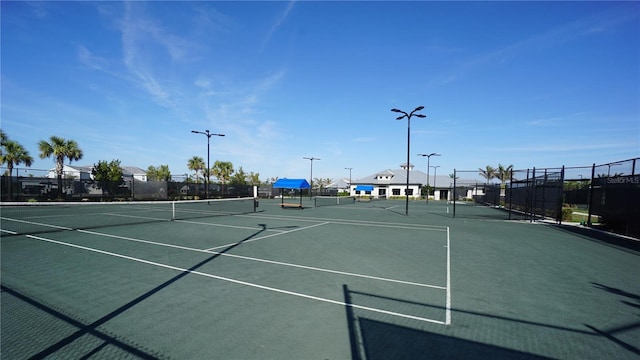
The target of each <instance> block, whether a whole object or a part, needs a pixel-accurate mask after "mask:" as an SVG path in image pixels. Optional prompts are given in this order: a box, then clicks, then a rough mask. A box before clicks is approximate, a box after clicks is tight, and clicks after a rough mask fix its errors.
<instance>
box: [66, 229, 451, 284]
mask: <svg viewBox="0 0 640 360" xmlns="http://www.w3.org/2000/svg"><path fill="white" fill-rule="evenodd" d="M77 231H78V232H81V233H85V234H90V235H97V236H103V237H110V238H115V239H120V240H126V241H133V242H139V243H144V244H150V245H157V246H164V247H169V248H173V249H179V250H188V251H195V252H201V253H206V254H215V255H221V256H227V257H231V258H236V259H243V260H249V261H255V262H262V263H267V264H273V265H280V266H288V267H293V268H299V269H305V270H312V271H319V272H326V273H330V274H338V275H346V276H353V277H359V278H365V279H372V280H378V281H386V282H392V283H398V284H405V285H413V286H420V287H426V288H432V289H440V290H446V287H444V286H438V285H430V284H422V283H417V282H413V281H405V280H397V279H391V278H384V277H378V276H373V275H365V274H358V273H351V272H346V271H340V270H331V269H323V268H318V267H313V266H307V265H300V264H294V263H286V262H281V261H275V260H267V259H260V258H254V257H249V256H242V255H235V254H228V253H221V252H217V251H211V250H201V249H196V248H190V247H187V246H181V245H173V244H165V243H160V242H156V241H151V240H142V239H136V238H131V237H126V236H120V235H111V234H104V233H99V232H95V231H89V230H77ZM274 235H280V234H274Z"/></svg>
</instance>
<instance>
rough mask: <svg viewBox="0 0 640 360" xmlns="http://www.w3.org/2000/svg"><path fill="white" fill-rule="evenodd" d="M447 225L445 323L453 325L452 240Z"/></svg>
mask: <svg viewBox="0 0 640 360" xmlns="http://www.w3.org/2000/svg"><path fill="white" fill-rule="evenodd" d="M449 239H450V238H449V227H448V226H447V300H446V303H445V321H444V323H445V325H451V242H450V241H449Z"/></svg>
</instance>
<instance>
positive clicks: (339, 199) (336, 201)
mask: <svg viewBox="0 0 640 360" xmlns="http://www.w3.org/2000/svg"><path fill="white" fill-rule="evenodd" d="M355 202H356V198H354V197H353V196H316V197H314V205H315V206H316V207H318V206H333V205H346V204H353V203H355Z"/></svg>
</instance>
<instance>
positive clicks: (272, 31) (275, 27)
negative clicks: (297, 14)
mask: <svg viewBox="0 0 640 360" xmlns="http://www.w3.org/2000/svg"><path fill="white" fill-rule="evenodd" d="M295 4H296V1H295V0H292V1H289V2H288V3H287V7H285V8H284V10H283V11H282V12H281V13H280V16H279V17H278V18H277V19H276V21H275V22H274V23H273V25H271V28H270V29H269V31H267V33H266V35H265V37H264V40H263V41H262V48H263V49H264V47H265V46H267V44H268V43H269V41H271V38H272V37H273V34H275V32H276V31H277V30H278V28H279V27H280V26H281V25H282V23H284V21H285V20H286V19H287V17H288V16H289V13H291V10H293V7H294V5H295Z"/></svg>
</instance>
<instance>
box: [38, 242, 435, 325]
mask: <svg viewBox="0 0 640 360" xmlns="http://www.w3.org/2000/svg"><path fill="white" fill-rule="evenodd" d="M26 236H27V237H28V238H31V239H36V240H41V241H45V242H50V243H53V244H58V245H64V246H69V247H73V248H77V249H82V250H87V251H92V252H96V253H100V254H104V255H109V256H114V257H118V258H122V259H126V260H131V261H136V262H140V263H143V264H148V265H153V266H158V267H162V268H165V269H171V270H176V271H180V272H187V273H190V274H194V275H200V276H204V277H208V278H212V279H217V280H222V281H227V282H231V283H234V284H239V285H244V286H249V287H253V288H257V289H262V290H267V291H272V292H276V293H281V294H286V295H291V296H296V297H300V298H304V299H310V300H316V301H320V302H325V303H329V304H334V305H340V306H348V307H351V308H355V309H361V310H367V311H371V312H377V313H381V314H386V315H392V316H398V317H402V318H407V319H412V320H418V321H424V322H429V323H435V324H441V325H446V323H445V322H443V321H439V320H433V319H428V318H423V317H419V316H413V315H408V314H401V313H397V312H393V311H387V310H382V309H376V308H372V307H368V306H361V305H355V304H347V303H345V302H342V301H337V300H331V299H326V298H321V297H318V296H313V295H308V294H303V293H299V292H295V291H289V290H283V289H278V288H274V287H270V286H264V285H259V284H254V283H250V282H246V281H241V280H236V279H231V278H227V277H223V276H218V275H213V274H207V273H203V272H200V271H194V270H189V269H184V268H180V267H177V266H172V265H167V264H162V263H158V262H153V261H148V260H144V259H140V258H135V257H132V256H127V255H122V254H117V253H112V252H109V251H104V250H98V249H93V248H90V247H86V246H81V245H74V244H69V243H65V242H62V241H58V240H53V239H47V238H43V237H40V236H34V235H26Z"/></svg>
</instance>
